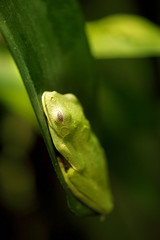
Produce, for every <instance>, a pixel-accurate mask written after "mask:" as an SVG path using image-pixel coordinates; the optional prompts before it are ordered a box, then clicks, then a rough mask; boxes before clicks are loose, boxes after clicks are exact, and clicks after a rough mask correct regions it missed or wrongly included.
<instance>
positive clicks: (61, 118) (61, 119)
mask: <svg viewBox="0 0 160 240" xmlns="http://www.w3.org/2000/svg"><path fill="white" fill-rule="evenodd" d="M57 118H58V120H59V121H60V122H63V114H62V113H61V112H59V111H58V112H57Z"/></svg>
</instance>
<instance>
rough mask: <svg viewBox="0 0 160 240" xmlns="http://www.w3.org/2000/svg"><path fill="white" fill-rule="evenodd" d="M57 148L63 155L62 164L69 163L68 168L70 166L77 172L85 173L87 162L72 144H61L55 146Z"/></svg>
mask: <svg viewBox="0 0 160 240" xmlns="http://www.w3.org/2000/svg"><path fill="white" fill-rule="evenodd" d="M55 147H56V149H57V151H58V152H59V153H60V155H61V156H60V158H61V162H65V165H66V164H67V162H68V166H69V165H70V166H71V167H72V168H73V169H74V170H75V171H78V172H81V171H83V169H84V168H85V162H84V160H83V159H82V158H81V156H80V153H79V152H77V151H76V149H75V148H74V146H73V145H72V144H64V143H63V142H61V143H60V144H59V145H58V146H56V145H55Z"/></svg>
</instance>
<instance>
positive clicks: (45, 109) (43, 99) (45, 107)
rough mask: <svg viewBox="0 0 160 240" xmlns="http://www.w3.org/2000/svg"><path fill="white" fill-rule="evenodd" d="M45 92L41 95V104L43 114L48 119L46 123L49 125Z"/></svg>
mask: <svg viewBox="0 0 160 240" xmlns="http://www.w3.org/2000/svg"><path fill="white" fill-rule="evenodd" d="M46 93H47V92H44V93H43V95H42V106H43V111H44V113H45V116H46V118H47V121H48V124H49V125H50V126H51V123H50V120H49V118H48V117H47V104H46V101H45V95H46Z"/></svg>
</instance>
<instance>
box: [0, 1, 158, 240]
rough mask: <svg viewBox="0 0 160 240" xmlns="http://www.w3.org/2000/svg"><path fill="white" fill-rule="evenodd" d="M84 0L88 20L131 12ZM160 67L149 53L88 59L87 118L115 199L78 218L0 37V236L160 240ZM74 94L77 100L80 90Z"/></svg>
mask: <svg viewBox="0 0 160 240" xmlns="http://www.w3.org/2000/svg"><path fill="white" fill-rule="evenodd" d="M90 2H91V1H86V2H85V3H84V2H83V1H82V7H83V11H84V13H85V14H86V15H85V17H86V18H87V17H88V18H89V19H91V18H95V16H96V14H98V16H100V14H101V13H102V16H103V13H104V12H105V9H107V10H106V12H107V13H119V12H121V11H122V10H123V9H124V11H126V12H127V13H137V12H136V10H135V9H137V8H136V2H135V1H131V0H130V1H129V0H128V1H126V0H123V1H120V2H119V4H117V5H114V4H115V2H116V1H113V3H112V4H111V3H106V1H104V0H101V1H100V2H97V1H96V0H94V1H93V4H91V5H90V4H89V3H90ZM107 4H108V5H107ZM95 6H96V7H97V8H96V7H95ZM115 6H116V7H115ZM115 8H116V9H115ZM96 9H97V12H96ZM138 9H139V11H140V8H138ZM93 10H94V11H93ZM144 11H145V9H144ZM91 12H92V14H91ZM138 13H139V12H138ZM94 14H95V15H94ZM102 16H101V17H102ZM147 29H148V28H147ZM131 30H132V29H130V32H131V33H132V31H131ZM153 40H154V39H153ZM101 47H102V46H101ZM156 55H158V53H157V54H156ZM159 65H160V61H159V58H155V57H154V58H153V57H152V58H133V55H132V58H124V56H123V59H121V58H119V59H118V58H115V59H107V58H106V59H104V57H103V59H101V58H100V57H98V59H95V68H96V70H97V83H96V84H97V89H96V92H95V102H96V105H95V106H94V107H95V110H96V111H95V115H94V114H92V115H90V116H92V118H91V119H90V120H91V122H92V125H93V128H94V131H95V132H96V134H97V135H98V136H99V138H100V140H101V142H102V145H103V146H104V148H105V149H106V153H107V156H108V164H109V169H110V178H111V185H112V189H113V195H114V199H115V209H114V211H113V213H111V214H110V215H109V216H108V217H107V219H106V221H104V222H100V221H99V219H97V218H96V217H87V218H78V217H76V216H74V215H73V214H72V213H71V212H70V211H69V209H68V208H67V205H66V202H65V197H64V192H63V191H62V189H61V187H60V185H59V182H58V181H57V178H56V176H55V173H54V171H53V167H52V165H51V162H50V160H49V156H48V153H47V150H46V148H45V146H44V143H43V140H42V138H41V136H40V135H39V128H38V126H37V125H36V121H35V118H34V114H33V112H32V108H31V105H30V103H29V101H28V97H27V95H26V92H25V89H24V87H23V85H22V83H21V79H20V76H19V74H18V72H17V70H16V68H15V66H14V64H13V62H12V60H11V58H10V56H9V53H8V52H7V51H6V47H5V45H4V43H3V42H2V40H1V49H0V114H1V117H0V133H1V135H0V210H1V211H0V212H1V215H0V221H1V236H0V238H2V239H38V240H39V239H42V240H43V239H45V240H46V239H64V238H69V239H87V240H89V239H92V240H94V239H95V240H97V239H102V240H103V239H104V240H105V239H112V240H114V239H115V240H116V239H119V240H121V239H123V240H124V239H137V240H143V239H145V240H150V239H154V240H159V238H160V230H159V220H160V208H159V201H160V191H159V189H160V174H159V171H160V161H159V160H160V84H159V78H160V71H159V69H160V68H159V67H160V66H159ZM75 84H76V83H75ZM83 87H84V88H85V84H84V85H83ZM79 95H80V96H81V98H82V99H83V92H79ZM89 111H90V109H87V108H85V112H89ZM93 116H94V118H93Z"/></svg>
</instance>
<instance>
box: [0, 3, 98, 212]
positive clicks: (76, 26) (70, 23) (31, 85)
mask: <svg viewBox="0 0 160 240" xmlns="http://www.w3.org/2000/svg"><path fill="white" fill-rule="evenodd" d="M0 29H1V31H2V33H3V36H4V38H5V40H6V42H7V43H8V46H9V49H10V51H11V53H12V55H13V57H14V59H15V61H16V63H17V66H18V68H19V71H20V73H21V76H22V79H23V81H24V84H25V87H26V89H27V92H28V94H29V97H30V100H31V103H32V106H33V108H34V111H35V113H36V116H37V119H38V121H39V124H40V128H41V130H42V134H43V137H44V140H45V143H46V145H47V148H48V151H49V154H50V157H51V159H52V163H53V165H54V167H55V170H56V173H57V175H58V177H59V180H60V182H61V183H62V185H63V186H64V189H65V191H66V193H67V197H68V202H69V205H70V207H71V208H72V210H73V211H74V212H75V213H76V214H78V215H86V214H88V213H91V210H90V209H89V208H88V207H86V206H84V205H83V204H82V203H80V202H79V201H78V200H77V199H76V198H75V197H74V196H73V194H72V193H71V191H70V190H69V189H68V187H67V185H66V183H65V181H64V179H63V177H62V174H61V171H60V169H59V166H58V164H57V160H56V157H55V153H54V148H53V144H52V140H51V137H50V133H49V130H48V125H47V121H46V118H45V116H44V113H43V109H42V103H41V96H42V93H43V92H44V91H53V90H56V91H59V92H61V93H65V92H73V93H74V94H76V95H77V96H78V97H79V98H80V100H81V102H82V103H83V105H84V106H85V107H90V108H91V110H92V105H94V104H93V100H94V88H95V82H94V72H93V67H92V58H91V56H90V53H89V49H88V45H87V41H86V37H85V32H84V22H83V19H82V17H81V13H80V10H79V6H78V5H77V2H76V1H75V0H68V1H65V0H59V1H57V0H45V1H44V0H34V1H32V0H1V1H0ZM81 96H83V98H82V97H81ZM19 101H21V100H20V99H19Z"/></svg>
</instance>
